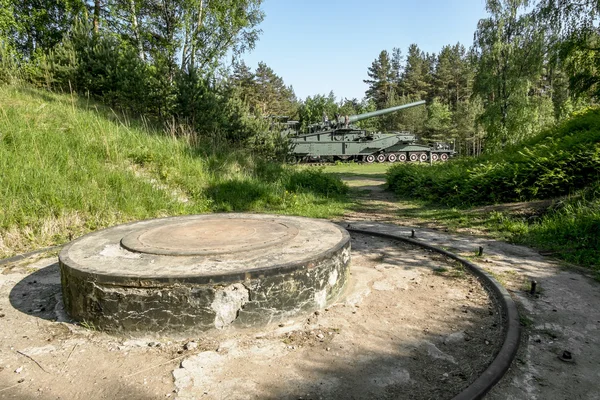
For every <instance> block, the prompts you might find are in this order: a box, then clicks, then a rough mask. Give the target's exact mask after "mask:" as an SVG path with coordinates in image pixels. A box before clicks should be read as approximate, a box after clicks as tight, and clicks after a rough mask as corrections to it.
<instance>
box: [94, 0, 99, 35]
mask: <svg viewBox="0 0 600 400" xmlns="http://www.w3.org/2000/svg"><path fill="white" fill-rule="evenodd" d="M99 27H100V0H94V32H95V33H98V31H99Z"/></svg>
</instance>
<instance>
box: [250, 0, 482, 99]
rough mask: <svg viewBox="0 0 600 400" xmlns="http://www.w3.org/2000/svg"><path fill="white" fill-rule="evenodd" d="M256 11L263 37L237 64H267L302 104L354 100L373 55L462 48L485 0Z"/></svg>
mask: <svg viewBox="0 0 600 400" xmlns="http://www.w3.org/2000/svg"><path fill="white" fill-rule="evenodd" d="M262 8H263V10H264V11H265V13H266V17H265V20H264V21H263V23H262V24H261V26H260V28H261V29H262V31H263V33H262V35H261V37H260V40H259V42H258V43H257V44H256V48H255V49H254V50H253V51H252V52H251V53H248V54H246V55H244V57H243V58H244V60H245V61H246V63H247V64H248V66H250V67H251V68H252V69H255V68H256V66H257V65H258V62H259V61H264V62H265V63H267V65H268V66H270V67H271V68H273V70H274V71H275V73H276V74H277V75H279V76H281V77H282V78H283V79H284V81H285V83H286V84H287V85H292V86H293V87H294V91H295V93H296V95H297V96H298V97H299V98H302V99H304V98H306V96H309V95H315V94H328V93H329V91H331V90H333V92H334V93H335V95H336V96H337V98H338V99H340V98H344V97H347V98H353V97H356V98H358V99H362V98H363V97H364V93H365V90H366V85H365V84H364V83H363V79H366V78H367V69H368V68H369V66H370V65H371V63H372V62H373V60H375V58H376V57H377V56H378V55H379V53H380V52H381V50H388V51H390V52H391V50H392V48H393V47H399V48H400V49H402V53H403V54H404V55H406V52H407V49H408V46H409V45H410V44H411V43H417V44H418V45H419V47H420V48H421V50H423V51H425V52H435V53H437V52H438V51H439V50H440V49H441V48H442V46H444V45H446V44H456V43H457V42H460V43H462V44H464V45H465V47H467V48H468V47H470V46H471V45H472V43H473V33H474V32H475V29H476V28H477V22H478V21H479V19H481V18H484V17H485V16H486V11H485V0H446V1H443V0H412V1H405V0H396V1H394V0H362V1H359V0H344V1H340V0H320V1H318V0H302V1H297V0H264V2H263V6H262Z"/></svg>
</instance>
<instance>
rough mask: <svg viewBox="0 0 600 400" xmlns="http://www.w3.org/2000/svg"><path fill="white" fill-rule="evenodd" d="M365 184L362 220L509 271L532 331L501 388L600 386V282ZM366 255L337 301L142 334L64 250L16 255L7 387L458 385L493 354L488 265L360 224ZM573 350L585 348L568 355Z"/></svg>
mask: <svg viewBox="0 0 600 400" xmlns="http://www.w3.org/2000/svg"><path fill="white" fill-rule="evenodd" d="M350 183H351V185H352V186H354V187H355V188H356V189H357V193H359V195H360V202H361V205H360V209H358V210H356V211H354V212H351V213H349V214H348V215H347V218H346V219H347V220H349V221H348V222H349V223H351V224H352V225H353V226H355V227H358V228H363V229H372V230H377V231H381V232H390V233H394V234H400V235H406V236H408V235H409V234H410V230H411V229H416V231H417V238H418V239H421V240H424V241H427V242H428V243H431V244H436V245H438V246H440V247H443V248H446V249H449V250H451V251H454V252H455V253H458V254H460V255H463V256H465V257H469V258H470V259H471V260H472V261H473V262H475V263H477V264H479V265H480V266H481V267H482V268H484V269H486V270H487V271H489V272H490V273H492V274H494V275H495V276H496V277H497V278H498V279H499V280H500V282H501V283H502V284H503V285H504V286H505V287H507V289H509V291H510V293H511V294H512V296H513V298H514V299H515V300H516V302H517V303H518V305H519V307H520V312H521V315H522V318H521V319H522V325H523V330H524V334H523V338H522V345H521V348H520V350H519V353H518V354H517V358H516V360H515V361H514V362H513V365H512V367H511V369H510V370H509V372H508V373H507V375H506V376H505V377H504V378H503V379H502V380H501V381H500V383H499V384H498V385H497V386H496V387H495V388H494V389H492V391H491V392H490V393H489V394H488V396H487V398H488V399H493V400H496V399H506V400H509V399H540V400H541V399H544V400H545V399H550V400H553V399H588V400H592V399H596V400H598V399H600V383H599V382H600V361H599V360H600V284H599V283H598V282H596V281H594V280H593V279H591V278H590V276H588V275H587V274H586V273H585V271H579V270H576V269H572V268H570V269H569V268H565V266H564V265H562V264H561V263H559V262H556V261H555V260H552V259H549V258H547V257H543V256H541V255H540V254H539V253H538V252H537V251H535V250H532V249H528V248H525V247H522V246H514V245H510V244H506V243H502V242H498V241H493V240H489V239H486V238H483V237H476V236H467V235H457V234H449V233H447V232H444V231H443V230H436V229H425V228H422V227H417V228H411V226H410V225H411V222H413V221H404V220H400V219H399V218H398V217H397V215H396V212H397V205H396V204H394V203H393V201H392V200H393V195H392V194H390V193H388V192H385V191H384V190H383V186H382V181H381V180H377V179H372V178H368V179H365V180H360V179H354V180H353V181H352V182H350ZM479 246H483V247H484V255H483V257H476V256H475V252H476V250H477V248H478V247H479ZM352 255H353V263H352V276H351V280H350V283H349V285H348V288H347V290H346V292H345V293H344V295H343V296H342V297H341V298H340V299H339V301H338V302H337V303H336V304H334V305H332V306H330V307H328V308H327V309H326V310H320V311H319V312H318V313H314V314H310V315H305V316H300V317H298V318H297V319H296V320H293V321H288V323H286V324H282V325H281V326H272V327H266V328H263V329H260V330H231V329H228V330H223V331H216V332H212V333H210V334H199V335H198V336H197V337H188V338H170V337H159V338H150V337H149V338H141V339H140V338H136V339H130V338H124V337H114V336H110V335H107V334H105V333H102V332H98V331H96V330H94V327H93V326H87V327H83V326H80V325H76V324H73V323H72V322H70V321H69V320H68V317H67V316H66V315H65V313H64V310H63V308H62V300H61V295H60V279H59V274H58V268H57V266H56V263H55V260H56V258H55V257H53V258H50V259H48V258H46V259H40V260H38V261H34V262H32V260H26V261H24V262H22V263H20V264H18V265H5V266H2V267H0V268H1V270H0V337H1V338H2V340H1V342H0V399H2V398H15V399H30V398H32V399H33V398H40V399H102V398H105V399H164V398H181V399H224V398H228V399H233V398H240V399H241V398H244V399H245V398H289V399H299V398H303V399H318V398H322V399H328V398H331V399H338V398H342V399H343V398H357V399H358V398H402V399H430V398H431V399H445V398H452V397H453V395H454V394H456V393H458V391H460V389H461V388H463V387H465V386H466V385H468V383H469V382H470V381H471V380H472V379H474V378H475V377H476V376H477V374H478V373H479V372H480V371H481V370H482V369H483V368H485V366H486V365H487V364H488V363H489V362H490V360H491V359H492V358H493V356H494V355H495V352H496V351H497V349H498V346H499V345H500V337H501V336H500V329H501V321H500V320H499V319H498V318H499V316H498V315H497V314H496V312H497V311H496V307H495V304H494V303H493V301H491V300H490V299H489V298H488V296H487V294H486V293H485V291H484V290H483V289H482V288H481V286H480V285H479V283H478V282H477V281H476V280H475V279H473V278H472V277H470V276H469V275H468V274H465V273H464V271H462V270H461V269H460V268H457V267H456V266H455V265H454V264H452V263H450V262H448V261H447V260H445V259H443V258H440V257H439V256H435V255H433V254H432V253H428V252H425V251H423V250H420V249H412V248H410V247H406V246H399V245H398V244H397V243H394V242H389V241H384V240H380V239H376V238H373V237H370V236H361V235H358V236H355V237H354V238H353V253H352ZM532 279H535V280H536V281H537V282H538V292H537V294H535V295H530V294H528V292H527V291H528V289H529V282H530V280H532ZM564 351H569V352H570V353H571V354H572V361H571V362H566V361H563V360H562V359H560V358H559V356H561V355H562V354H563V353H564Z"/></svg>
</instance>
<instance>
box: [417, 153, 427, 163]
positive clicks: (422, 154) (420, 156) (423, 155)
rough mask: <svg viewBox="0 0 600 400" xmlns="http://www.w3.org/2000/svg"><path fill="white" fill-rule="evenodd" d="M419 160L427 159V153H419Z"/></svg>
mask: <svg viewBox="0 0 600 400" xmlns="http://www.w3.org/2000/svg"><path fill="white" fill-rule="evenodd" d="M419 161H422V162H425V161H427V153H421V154H419Z"/></svg>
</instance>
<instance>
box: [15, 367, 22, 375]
mask: <svg viewBox="0 0 600 400" xmlns="http://www.w3.org/2000/svg"><path fill="white" fill-rule="evenodd" d="M21 371H23V367H19V368H17V369H15V374H20V373H21Z"/></svg>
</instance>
